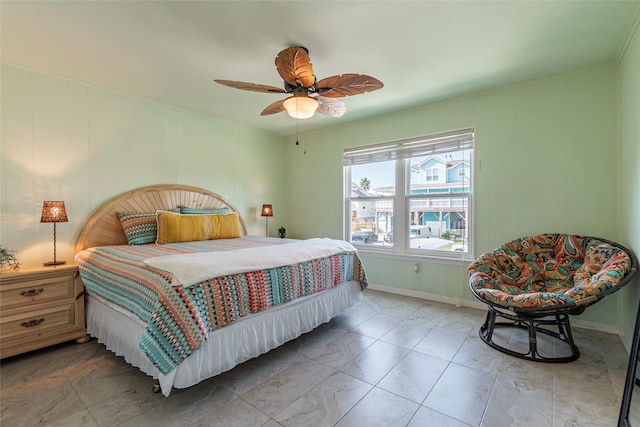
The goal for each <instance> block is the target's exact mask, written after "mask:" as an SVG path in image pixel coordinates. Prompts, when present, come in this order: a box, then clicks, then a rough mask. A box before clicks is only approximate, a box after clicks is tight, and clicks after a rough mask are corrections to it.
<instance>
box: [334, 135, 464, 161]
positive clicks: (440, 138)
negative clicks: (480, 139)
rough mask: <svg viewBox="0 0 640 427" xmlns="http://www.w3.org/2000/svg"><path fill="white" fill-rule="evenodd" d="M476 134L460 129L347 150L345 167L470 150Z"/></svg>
mask: <svg viewBox="0 0 640 427" xmlns="http://www.w3.org/2000/svg"><path fill="white" fill-rule="evenodd" d="M474 133H475V130H474V129H460V130H456V131H450V132H443V133H438V134H433V135H428V136H423V137H418V138H411V139H405V140H400V141H394V142H386V143H381V144H375V145H368V146H366V147H354V148H345V149H344V152H343V156H342V158H343V165H344V166H349V165H358V164H365V163H374V162H383V161H387V160H396V159H407V158H410V157H417V156H427V155H434V154H442V153H447V152H451V151H457V150H468V149H472V148H473V141H474Z"/></svg>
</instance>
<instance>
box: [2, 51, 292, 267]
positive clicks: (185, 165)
mask: <svg viewBox="0 0 640 427" xmlns="http://www.w3.org/2000/svg"><path fill="white" fill-rule="evenodd" d="M1 77H2V116H1V118H2V129H1V132H2V133H1V135H2V140H1V141H2V142H1V154H2V161H1V162H0V176H1V179H2V183H1V184H0V191H1V196H0V214H1V215H2V221H1V223H0V242H1V243H2V244H3V245H5V246H6V247H8V248H11V249H15V250H17V251H18V256H19V258H20V261H21V262H22V264H23V265H24V266H26V267H28V266H36V265H40V264H41V263H42V262H45V261H49V260H50V259H52V258H53V253H52V252H53V243H52V240H53V239H52V232H53V231H52V228H53V227H52V225H51V224H41V223H40V222H39V221H40V212H41V209H42V202H43V201H44V200H64V201H65V205H66V207H67V212H68V215H69V223H63V224H58V226H57V234H58V236H57V241H58V245H57V247H58V257H57V258H58V259H64V260H67V261H70V260H72V259H73V254H74V253H73V250H74V247H75V242H76V240H77V238H78V235H79V233H80V230H81V228H82V226H83V225H84V223H85V222H86V221H87V219H88V218H89V216H90V215H91V213H92V212H94V211H95V210H96V209H97V208H98V207H99V206H101V205H102V204H103V203H104V202H105V201H107V200H109V199H110V198H112V197H114V196H116V195H118V194H121V193H123V192H126V191H129V190H131V189H134V188H137V187H141V186H146V185H155V184H174V183H178V184H186V185H193V186H197V187H202V188H205V189H208V190H210V191H214V192H216V193H218V194H220V195H221V196H223V197H225V198H226V199H227V200H229V201H230V202H231V203H233V204H234V205H236V206H237V207H238V208H239V210H240V212H241V213H242V214H243V216H244V217H245V219H246V220H247V226H248V228H249V232H250V233H251V234H256V235H263V234H264V220H263V218H260V216H259V214H258V216H257V215H256V210H258V209H260V208H261V206H262V203H272V204H273V206H274V215H275V216H274V218H273V219H272V221H277V222H278V223H279V222H283V223H286V210H285V209H284V206H285V196H284V193H283V192H282V188H283V187H284V172H283V171H284V160H283V157H284V144H283V141H282V138H281V137H280V136H275V135H272V134H268V133H265V132H261V131H256V130H254V129H250V128H246V127H241V126H238V125H235V124H232V123H229V122H225V121H221V120H217V119H214V118H211V117H205V116H201V115H196V114H191V113H187V112H184V111H180V110H178V109H176V108H174V107H170V106H166V105H160V104H157V103H153V102H149V101H145V100H140V99H135V98H131V97H128V96H124V95H120V94H115V93H112V92H108V91H105V90H101V89H97V88H94V87H91V86H87V85H83V84H80V83H77V82H70V81H67V80H63V79H59V78H56V77H52V76H49V75H45V74H40V73H35V72H31V71H29V70H24V69H20V68H17V67H14V66H10V65H6V64H4V65H3V66H2V75H1ZM272 223H273V222H272ZM271 228H272V229H271V230H270V234H271V235H276V230H275V228H274V227H271Z"/></svg>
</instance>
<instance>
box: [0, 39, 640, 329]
mask: <svg viewBox="0 0 640 427" xmlns="http://www.w3.org/2000/svg"><path fill="white" fill-rule="evenodd" d="M639 44H640V42H639V41H638V36H637V35H636V37H635V38H634V40H633V42H632V43H631V44H630V46H629V49H628V53H627V54H626V55H625V57H624V60H623V62H622V64H621V66H620V67H617V66H616V65H610V66H603V67H599V68H595V69H590V70H585V71H582V72H578V73H574V74H570V75H564V76H559V77H556V78H551V79H546V80H542V81H535V82H530V83H528V84H523V85H518V86H514V87H509V88H505V89H502V90H496V91H491V92H488V93H484V94H479V95H475V96H468V97H464V98H459V99H453V100H449V101H446V102H441V103H437V104H432V105H427V106H424V107H421V108H416V109H412V110H409V111H404V112H400V113H395V114H389V115H386V116H382V117H378V118H375V119H371V120H366V121H360V122H355V123H348V124H344V125H338V126H336V127H333V128H330V129H325V130H322V131H317V132H313V133H307V134H302V135H300V138H299V139H300V141H301V145H300V146H296V145H295V143H294V141H295V138H293V137H292V138H288V139H287V140H286V143H285V144H283V139H282V138H280V137H278V136H274V135H271V134H268V133H264V132H261V131H256V130H253V129H249V128H246V127H241V126H238V125H235V124H232V123H229V122H225V121H221V120H217V119H215V118H211V117H205V116H201V115H197V114H192V113H188V112H184V111H181V110H178V109H176V108H174V107H171V106H166V105H160V104H157V103H153V102H149V101H145V100H140V99H135V98H131V97H128V96H124V95H121V94H115V93H112V92H108V91H105V90H102V89H98V88H94V87H91V86H87V85H84V84H81V83H77V82H70V81H67V80H64V79H59V78H56V77H53V76H49V75H45V74H40V73H35V72H31V71H29V70H23V69H20V68H17V67H13V66H10V65H6V64H5V65H3V66H2V75H1V78H2V116H1V117H2V128H1V135H2V140H1V147H0V148H1V155H2V161H1V162H0V177H1V179H2V182H1V183H0V191H1V195H0V214H1V215H2V222H1V225H0V242H1V243H2V244H4V245H6V246H7V247H10V248H13V249H17V250H18V252H19V257H20V259H21V261H22V262H23V264H24V265H25V266H30V265H39V264H40V263H42V262H43V261H47V260H49V259H50V258H51V256H52V254H51V251H52V243H51V232H52V230H51V228H52V227H51V226H50V225H47V224H40V223H39V216H40V209H41V206H42V201H43V200H52V199H62V200H65V202H66V204H67V209H68V211H69V216H70V222H69V223H67V224H60V226H59V227H58V255H59V256H58V258H59V259H67V260H70V259H71V258H72V257H73V247H74V244H75V240H76V239H77V237H78V234H79V232H80V230H81V228H82V225H83V224H84V223H85V222H86V220H87V219H88V217H89V216H90V214H91V213H92V212H93V211H95V209H97V208H98V207H99V206H100V205H102V204H103V203H104V202H105V201H106V200H108V199H109V198H111V197H114V196H115V195H118V194H120V193H122V192H125V191H128V190H130V189H132V188H136V187H140V186H144V185H153V184H160V183H182V184H188V185H195V186H200V187H203V188H207V189H210V190H212V191H216V192H218V193H219V194H221V195H222V196H224V197H225V198H227V199H229V200H230V201H231V202H232V203H234V204H236V205H237V206H238V207H239V209H240V211H241V212H242V214H243V215H244V216H245V218H246V219H247V223H248V226H249V231H250V233H252V234H258V235H259V234H262V233H263V232H264V222H263V220H262V218H260V217H259V216H256V210H257V209H259V208H260V206H261V204H262V203H273V205H274V208H275V215H276V216H275V217H274V218H273V219H272V220H271V221H270V226H271V230H270V234H271V235H275V229H276V228H277V227H278V226H280V225H284V226H285V227H287V230H288V233H289V236H291V237H298V238H307V237H315V236H328V237H334V238H341V237H342V228H343V222H342V206H343V198H342V188H343V183H342V167H341V158H342V150H343V148H345V147H350V146H357V145H364V144H370V143H375V142H382V141H388V140H393V139H398V138H407V137H412V136H417V135H424V134H429V133H433V132H439V131H446V130H451V129H457V128H463V127H469V126H475V127H476V130H477V149H476V159H475V161H476V182H475V190H476V192H475V194H476V200H475V212H476V222H475V230H476V235H475V238H476V253H480V252H483V251H486V250H490V249H492V248H493V247H495V246H496V245H497V244H499V243H501V242H504V241H506V240H509V239H512V238H514V237H516V236H521V235H525V234H534V233H539V232H545V231H561V232H567V233H583V234H591V235H596V236H601V237H605V238H610V239H613V240H620V241H621V242H623V243H626V244H628V245H629V246H630V247H631V248H632V249H634V250H635V251H636V252H638V248H639V247H640V236H638V234H639V233H638V230H640V220H639V216H638V215H637V214H636V213H637V212H638V208H639V207H640V206H639V205H638V203H640V202H639V199H640V198H639V197H626V196H625V195H634V194H635V195H638V194H640V177H639V176H638V172H637V171H638V169H639V168H638V163H639V162H638V158H639V157H640V156H639V154H640V153H639V148H638V147H639V145H640V144H639V140H640V137H639V135H640V131H639V130H638V120H637V118H638V117H639V116H640V95H639V94H638V88H639V87H640V82H639V77H638V75H640V53H639V52H638V50H639V47H638V45H639ZM618 91H619V92H618ZM618 93H620V97H619V99H618ZM362 96H375V93H374V94H366V95H362ZM346 102H347V103H348V99H347V100H346ZM618 108H620V114H618ZM619 139H620V141H621V145H620V149H618V140H619ZM305 150H306V153H305ZM617 189H619V191H616V190H617ZM619 195H620V196H619ZM363 259H364V262H365V265H366V268H367V272H368V274H369V278H370V281H371V282H372V283H374V284H378V285H384V286H388V287H395V288H397V289H399V290H400V291H409V292H411V291H416V292H420V293H425V294H431V295H436V296H441V297H443V298H446V299H450V300H457V299H460V298H462V299H464V300H465V301H467V302H470V301H473V298H472V297H471V295H470V293H469V291H468V290H467V274H466V265H467V262H465V263H460V264H441V263H433V262H418V264H419V265H420V273H419V274H418V275H416V274H415V273H414V272H413V265H414V263H415V261H407V260H398V259H388V258H377V257H372V256H366V255H365V256H364V257H363ZM636 282H637V280H636ZM636 284H637V283H636ZM636 288H637V286H636ZM638 294H639V292H638V291H637V290H636V289H631V290H629V288H628V289H627V290H624V291H622V292H620V293H618V294H616V295H614V296H612V297H611V298H607V299H605V300H604V301H603V302H602V303H599V304H598V305H596V306H594V307H592V308H590V309H589V310H588V311H587V313H586V314H585V315H583V316H581V317H580V319H582V320H587V321H593V322H599V323H603V324H607V325H612V326H621V325H623V327H624V328H627V327H628V323H629V319H630V318H633V317H634V316H635V310H636V304H637V299H638ZM626 295H630V296H631V298H623V296H626ZM616 313H617V314H616ZM627 334H628V331H627Z"/></svg>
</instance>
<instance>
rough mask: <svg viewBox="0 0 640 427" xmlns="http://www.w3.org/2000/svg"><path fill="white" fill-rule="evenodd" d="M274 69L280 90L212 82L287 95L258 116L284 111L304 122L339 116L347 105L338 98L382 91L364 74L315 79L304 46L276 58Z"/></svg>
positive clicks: (243, 83) (379, 83) (376, 82)
mask: <svg viewBox="0 0 640 427" xmlns="http://www.w3.org/2000/svg"><path fill="white" fill-rule="evenodd" d="M275 63H276V69H277V70H278V74H280V77H282V79H283V80H284V89H282V88H279V87H275V86H268V85H262V84H257V83H246V82H237V81H233V80H214V81H215V82H216V83H220V84H221V85H225V86H229V87H233V88H236V89H243V90H250V91H254V92H264V93H288V94H291V96H290V97H288V98H286V99H283V100H280V101H276V102H274V103H273V104H271V105H269V106H268V107H267V108H265V109H264V110H263V111H262V113H260V115H261V116H266V115H269V114H275V113H280V112H282V111H285V110H286V111H287V113H289V115H290V116H291V117H293V118H296V119H307V118H309V117H312V116H313V114H314V113H315V112H316V111H317V112H318V113H321V114H325V115H327V116H329V117H341V116H342V115H343V114H344V113H345V111H346V110H347V106H346V105H345V103H344V102H342V101H341V100H339V99H336V98H340V97H342V96H351V95H358V94H360V93H365V92H371V91H374V90H378V89H380V88H382V86H383V85H382V82H381V81H380V80H378V79H376V78H373V77H371V76H367V75H365V74H342V75H339V76H331V77H327V78H325V79H322V80H320V81H317V80H316V76H315V75H314V73H313V67H312V66H311V62H310V59H309V51H308V50H307V49H306V48H304V47H290V48H288V49H285V50H283V51H282V52H280V53H279V54H278V55H277V56H276V61H275Z"/></svg>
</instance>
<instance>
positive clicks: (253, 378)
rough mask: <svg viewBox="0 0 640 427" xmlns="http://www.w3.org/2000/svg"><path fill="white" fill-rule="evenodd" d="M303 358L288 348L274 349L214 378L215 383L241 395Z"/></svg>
mask: <svg viewBox="0 0 640 427" xmlns="http://www.w3.org/2000/svg"><path fill="white" fill-rule="evenodd" d="M302 358H304V356H302V354H298V353H297V352H295V351H289V349H288V348H276V349H274V350H271V351H270V352H268V353H266V354H263V355H261V356H259V357H256V358H255V359H251V360H249V361H247V362H245V363H241V364H240V365H238V366H236V367H235V368H233V369H231V370H230V371H227V372H223V373H221V374H220V375H217V376H216V377H215V380H216V382H218V383H219V384H222V385H223V386H225V387H227V388H229V389H230V390H232V391H233V392H234V393H236V394H242V393H244V392H246V391H248V390H250V389H252V388H254V387H255V386H257V385H259V384H260V383H262V382H264V381H266V380H267V379H269V378H271V377H272V376H274V375H275V374H277V373H278V372H281V371H283V370H284V369H286V368H287V367H288V366H290V365H291V364H293V363H295V362H297V361H299V360H301V359H302Z"/></svg>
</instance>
